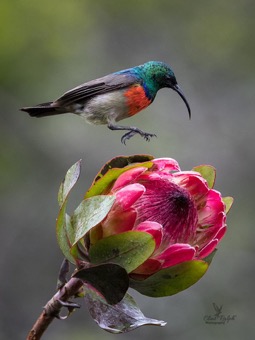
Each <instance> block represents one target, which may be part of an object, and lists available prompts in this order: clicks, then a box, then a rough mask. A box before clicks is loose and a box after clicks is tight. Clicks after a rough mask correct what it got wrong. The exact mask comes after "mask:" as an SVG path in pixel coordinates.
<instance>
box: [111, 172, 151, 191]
mask: <svg viewBox="0 0 255 340" xmlns="http://www.w3.org/2000/svg"><path fill="white" fill-rule="evenodd" d="M146 170H147V168H145V167H142V166H141V167H139V168H133V169H130V170H128V171H126V172H124V173H123V174H121V175H120V176H119V177H118V179H117V180H116V182H115V183H114V186H113V187H112V191H116V190H117V189H119V188H122V187H124V186H126V185H128V184H132V183H133V182H134V181H135V180H136V178H137V177H138V176H139V175H141V174H142V173H143V172H145V171H146Z"/></svg>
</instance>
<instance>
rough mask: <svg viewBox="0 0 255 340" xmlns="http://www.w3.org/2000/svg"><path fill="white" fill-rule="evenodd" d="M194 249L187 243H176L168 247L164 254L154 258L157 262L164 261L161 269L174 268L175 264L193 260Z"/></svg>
mask: <svg viewBox="0 0 255 340" xmlns="http://www.w3.org/2000/svg"><path fill="white" fill-rule="evenodd" d="M194 255H195V248H194V247H192V246H190V245H189V244H187V243H176V244H173V245H170V246H169V248H167V249H166V250H165V251H164V252H162V253H161V254H160V255H158V256H157V257H156V259H157V260H160V261H164V262H163V265H162V268H167V267H171V266H175V265H176V264H179V263H182V262H185V261H190V260H192V259H193V258H194Z"/></svg>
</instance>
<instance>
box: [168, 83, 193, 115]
mask: <svg viewBox="0 0 255 340" xmlns="http://www.w3.org/2000/svg"><path fill="white" fill-rule="evenodd" d="M171 88H172V89H173V90H174V91H176V92H177V93H178V94H179V95H180V96H181V98H182V100H183V101H184V103H185V104H186V106H187V109H188V112H189V119H190V118H191V111H190V106H189V103H188V101H187V99H186V98H185V95H184V93H183V92H182V90H181V88H180V86H179V85H178V84H176V85H174V86H171Z"/></svg>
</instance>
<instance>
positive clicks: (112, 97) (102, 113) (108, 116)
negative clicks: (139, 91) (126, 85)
mask: <svg viewBox="0 0 255 340" xmlns="http://www.w3.org/2000/svg"><path fill="white" fill-rule="evenodd" d="M70 111H71V112H73V113H75V114H78V115H79V116H81V117H82V118H84V119H86V121H87V122H88V123H91V124H108V123H109V122H117V121H119V120H121V119H124V118H127V117H128V108H127V104H126V97H125V96H124V90H118V91H114V92H109V93H105V94H101V95H98V96H95V97H93V98H92V99H89V100H87V101H86V102H85V103H84V104H75V105H72V107H71V110H70Z"/></svg>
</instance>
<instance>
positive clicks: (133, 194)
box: [113, 183, 145, 210]
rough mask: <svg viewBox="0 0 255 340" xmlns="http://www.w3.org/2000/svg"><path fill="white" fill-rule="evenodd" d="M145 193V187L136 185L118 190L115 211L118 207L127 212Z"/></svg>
mask: <svg viewBox="0 0 255 340" xmlns="http://www.w3.org/2000/svg"><path fill="white" fill-rule="evenodd" d="M144 192H145V188H144V186H143V185H141V184H138V183H135V184H129V185H127V186H126V187H124V188H122V189H120V190H118V191H117V192H116V193H115V194H116V201H115V203H114V206H113V209H115V206H116V205H117V206H118V207H119V208H121V209H122V210H126V209H128V208H129V207H131V206H132V205H133V204H134V203H135V202H136V201H137V200H138V199H139V198H140V197H141V196H142V194H143V193H144Z"/></svg>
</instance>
